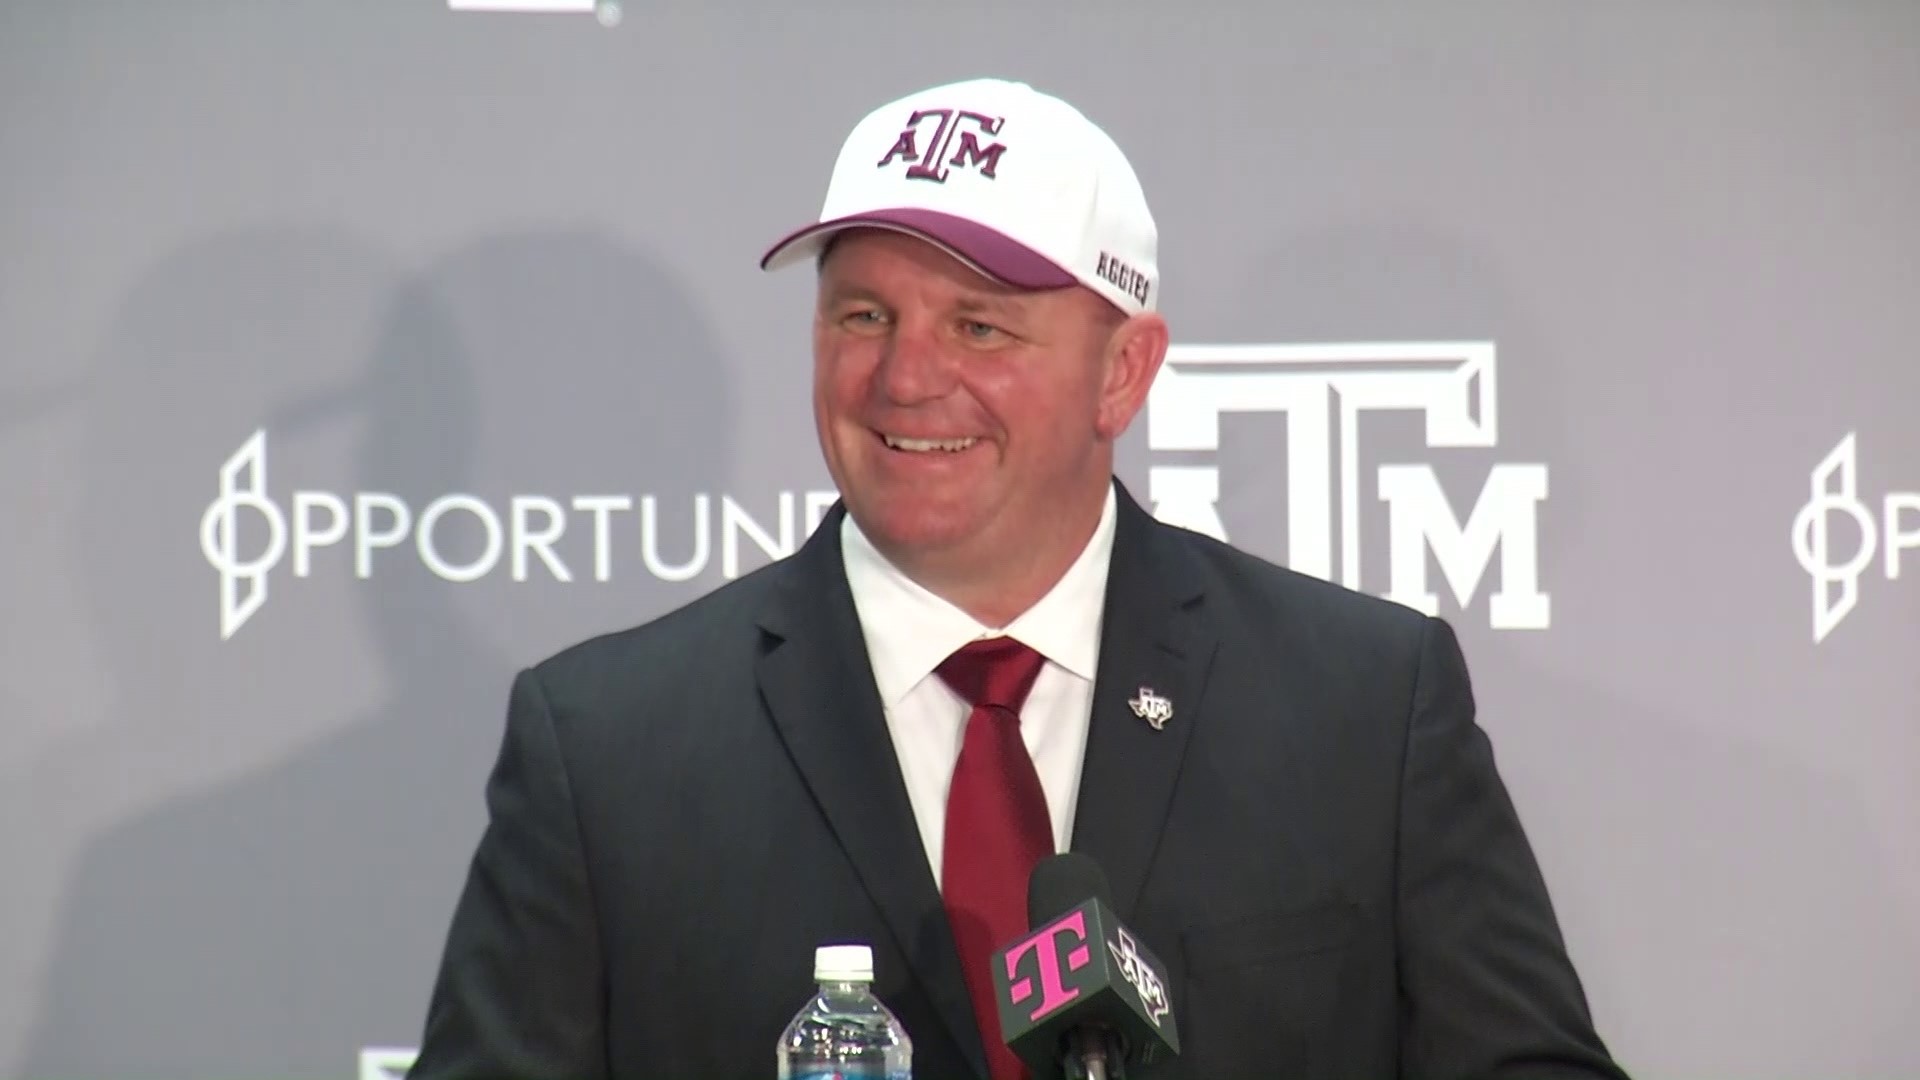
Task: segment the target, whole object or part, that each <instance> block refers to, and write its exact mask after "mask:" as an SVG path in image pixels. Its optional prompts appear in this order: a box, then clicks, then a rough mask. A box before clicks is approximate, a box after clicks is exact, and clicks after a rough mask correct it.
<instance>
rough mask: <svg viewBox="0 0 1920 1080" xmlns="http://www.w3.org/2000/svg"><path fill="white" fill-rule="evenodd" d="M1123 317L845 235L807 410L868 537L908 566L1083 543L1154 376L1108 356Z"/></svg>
mask: <svg viewBox="0 0 1920 1080" xmlns="http://www.w3.org/2000/svg"><path fill="white" fill-rule="evenodd" d="M1149 318H1150V319H1151V318H1152V317H1149ZM1123 322H1125V320H1124V318H1123V317H1122V315H1121V314H1120V312H1118V311H1117V310H1116V309H1114V308H1113V307H1111V306H1110V305H1108V304H1107V303H1106V302H1105V301H1104V300H1102V299H1101V298H1100V297H1099V296H1097V295H1095V294H1094V293H1092V292H1090V291H1088V290H1085V289H1080V288H1068V289H1060V290H1054V291H1046V292H1023V291H1019V290H1015V289H1012V288H1009V287H1007V286H1004V285H1001V284H999V283H997V282H994V281H992V280H990V279H988V278H984V277H981V276H980V275H979V274H977V273H975V272H974V271H973V270H971V269H970V268H968V267H967V266H966V265H964V264H962V263H960V262H958V261H957V260H955V259H953V258H951V257H950V256H948V255H947V254H945V253H944V252H942V251H940V250H939V249H938V248H935V247H933V246H932V245H930V244H927V243H925V242H922V241H920V240H917V239H915V238H912V237H909V236H903V235H900V234H896V233H891V232H885V231H868V230H861V231H855V232H850V233H847V234H846V235H844V236H842V237H841V238H840V240H839V241H838V243H837V244H836V246H835V248H834V250H833V252H832V253H831V255H830V256H829V257H828V258H827V259H826V261H825V264H824V265H823V267H822V270H821V278H820V291H819V302H818V308H817V311H816V317H815V323H814V335H813V345H814V363H815V368H814V414H815V421H816V422H817V424H818V426H819V433H820V441H821V447H822V450H823V451H824V452H825V455H826V460H827V467H828V469H829V471H830V472H831V473H832V475H833V479H834V481H835V483H836V485H837V486H838V487H839V490H840V493H841V495H842V497H843V498H844V499H845V500H846V502H847V506H848V509H849V511H850V512H851V513H852V514H853V516H854V518H855V520H857V521H858V522H859V523H860V526H861V529H862V530H863V531H864V532H866V534H867V535H868V536H869V537H870V538H871V539H872V540H873V542H874V544H875V545H876V546H877V547H879V548H880V550H881V551H882V552H884V553H886V554H887V555H888V557H889V558H891V559H894V560H895V561H896V562H898V563H900V564H901V565H903V567H906V568H908V569H909V570H910V572H911V571H912V570H914V569H916V568H921V569H928V568H931V569H935V570H936V571H939V572H948V573H959V574H972V575H978V574H981V573H986V572H999V569H1000V568H1001V567H1017V566H1020V565H1022V564H1023V561H1024V563H1026V564H1031V563H1032V561H1033V560H1036V559H1044V558H1048V557H1050V555H1051V552H1050V551H1049V550H1048V547H1049V545H1052V546H1053V547H1055V548H1057V547H1059V546H1060V545H1061V544H1076V545H1077V544H1079V543H1083V542H1084V541H1085V539H1086V533H1085V530H1087V529H1089V528H1091V524H1092V517H1094V516H1097V515H1098V512H1099V507H1100V505H1101V503H1102V502H1103V501H1104V500H1105V498H1106V485H1107V482H1108V478H1109V477H1110V475H1111V470H1112V441H1113V439H1114V438H1115V437H1117V436H1118V435H1119V434H1120V432H1121V431H1123V430H1124V429H1125V427H1126V424H1127V422H1128V421H1130V420H1131V419H1132V416H1133V414H1134V412H1136V411H1137V410H1138V408H1139V406H1140V403H1141V401H1142V400H1143V399H1144V396H1145V391H1146V387H1145V383H1146V382H1150V381H1151V374H1152V373H1151V372H1150V371H1149V372H1147V373H1146V379H1145V380H1140V379H1139V378H1138V375H1139V373H1138V372H1136V371H1133V370H1132V369H1131V368H1130V367H1129V364H1130V363H1132V361H1130V359H1129V358H1128V356H1127V355H1123V354H1125V353H1127V352H1128V350H1126V349H1123V348H1121V349H1116V343H1117V342H1120V341H1122V340H1124V339H1125V338H1126V337H1127V336H1128V335H1126V334H1124V333H1123V334H1116V333H1115V331H1116V329H1117V328H1119V327H1121V325H1122V323H1123ZM1149 337H1151V334H1149ZM1132 351H1134V352H1139V351H1140V350H1132ZM1148 351H1151V350H1148ZM1152 361H1153V363H1152V366H1153V367H1155V368H1157V366H1158V361H1159V357H1158V355H1154V356H1153V357H1152ZM1134 366H1136V367H1137V364H1135V365H1134ZM1136 382H1137V383H1138V385H1135V383H1136ZM1076 530H1077V531H1078V532H1079V535H1077V536H1067V534H1068V533H1069V532H1072V531H1076Z"/></svg>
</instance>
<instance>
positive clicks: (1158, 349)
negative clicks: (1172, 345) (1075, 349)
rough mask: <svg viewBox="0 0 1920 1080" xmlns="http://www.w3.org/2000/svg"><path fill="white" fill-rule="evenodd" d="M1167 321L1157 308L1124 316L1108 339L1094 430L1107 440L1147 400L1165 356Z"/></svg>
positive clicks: (1119, 431) (1123, 428)
mask: <svg viewBox="0 0 1920 1080" xmlns="http://www.w3.org/2000/svg"><path fill="white" fill-rule="evenodd" d="M1169 340H1170V339H1169V335H1168V332H1167V320H1166V319H1165V318H1164V317H1163V316H1161V315H1160V313H1159V312H1156V311H1145V312H1141V313H1140V314H1138V315H1134V316H1131V317H1129V318H1127V319H1126V320H1125V321H1124V322H1122V323H1120V324H1119V325H1118V326H1116V327H1115V328H1114V330H1113V333H1112V334H1110V335H1109V336H1108V338H1107V347H1106V354H1105V356H1104V357H1103V362H1102V376H1101V385H1100V409H1099V412H1098V413H1097V414H1096V416H1095V418H1094V429H1095V431H1096V432H1097V433H1098V434H1099V436H1100V437H1101V438H1103V439H1106V440H1108V441H1112V440H1115V439H1118V438H1119V437H1120V435H1121V434H1122V433H1123V432H1125V431H1126V430H1127V427H1128V425H1130V424H1132V423H1133V418H1134V416H1135V415H1137V414H1138V413H1139V412H1140V409H1141V407H1142V406H1143V405H1145V404H1146V403H1147V391H1148V390H1151V389H1152V388H1153V380H1154V378H1155V377H1156V376H1157V375H1159V374H1160V365H1161V363H1162V362H1163V361H1165V360H1166V358H1167V344H1168V341H1169Z"/></svg>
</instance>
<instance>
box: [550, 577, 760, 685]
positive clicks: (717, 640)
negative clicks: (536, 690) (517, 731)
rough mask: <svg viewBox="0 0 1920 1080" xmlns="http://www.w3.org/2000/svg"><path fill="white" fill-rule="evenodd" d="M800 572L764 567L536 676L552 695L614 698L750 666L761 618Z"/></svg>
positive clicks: (577, 650) (594, 642)
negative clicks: (641, 687)
mask: <svg viewBox="0 0 1920 1080" xmlns="http://www.w3.org/2000/svg"><path fill="white" fill-rule="evenodd" d="M794 572H795V569H794V567H792V566H791V565H789V564H787V563H785V562H776V563H773V564H772V565H769V566H765V567H761V568H760V569H758V570H755V571H752V572H751V573H748V574H745V575H743V576H741V577H739V578H736V579H734V580H732V581H729V582H726V583H724V584H722V585H720V586H718V587H717V588H715V589H713V590H712V591H710V592H707V593H704V594H702V595H700V596H698V597H696V598H694V599H693V600H690V601H688V602H687V603H685V604H682V605H681V606H679V607H677V608H674V609H672V610H670V611H667V612H664V613H662V614H659V615H656V616H654V617H653V618H650V619H647V620H646V621H644V622H640V623H636V624H634V625H631V626H627V627H623V628H621V629H617V630H609V631H606V632H603V633H599V634H594V635H592V636H590V637H586V638H583V639H581V640H579V641H575V642H573V643H571V644H569V645H566V646H564V647H562V648H560V649H558V650H557V651H555V652H553V653H551V654H550V655H548V656H546V657H544V658H543V659H540V660H538V661H536V662H535V663H534V664H533V665H532V666H531V668H530V674H531V675H532V676H533V677H534V678H536V679H538V680H539V681H540V682H541V684H542V685H543V686H545V687H546V688H548V690H549V692H552V691H553V690H555V689H556V688H572V689H575V690H607V689H615V688H619V687H623V686H633V685H637V684H642V683H656V684H657V683H658V682H660V681H661V680H663V679H666V678H670V677H674V676H704V675H705V674H707V673H709V672H712V671H716V670H721V669H725V668H727V667H730V666H732V667H737V666H739V665H741V664H744V663H750V662H751V659H752V657H753V656H754V655H755V654H754V649H755V645H756V643H757V641H758V640H759V629H758V622H759V619H760V616H761V614H762V613H763V612H764V611H765V610H766V607H767V604H768V603H769V601H770V597H771V595H772V593H773V591H774V590H775V589H778V588H780V587H781V585H782V583H783V581H784V579H785V578H786V576H787V575H789V574H792V573H794Z"/></svg>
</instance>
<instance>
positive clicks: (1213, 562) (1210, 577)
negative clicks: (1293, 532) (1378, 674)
mask: <svg viewBox="0 0 1920 1080" xmlns="http://www.w3.org/2000/svg"><path fill="white" fill-rule="evenodd" d="M1157 531H1158V533H1159V536H1160V539H1161V542H1162V543H1163V544H1165V545H1167V548H1166V550H1168V551H1171V552H1178V553H1179V557H1181V558H1183V559H1185V560H1186V561H1188V562H1189V564H1190V565H1191V566H1192V567H1194V568H1195V571H1196V572H1197V574H1198V575H1199V578H1200V583H1201V584H1202V586H1203V587H1204V588H1205V591H1206V596H1207V604H1208V607H1209V608H1210V609H1214V610H1216V611H1218V612H1220V613H1221V616H1222V617H1223V618H1226V619H1228V620H1231V621H1236V622H1239V623H1242V624H1245V625H1248V626H1249V627H1250V628H1252V629H1254V630H1255V631H1256V632H1261V631H1264V632H1268V633H1277V634H1283V635H1284V636H1286V637H1289V638H1291V637H1294V636H1296V635H1305V636H1307V637H1310V638H1312V639H1316V640H1321V641H1325V642H1327V643H1329V644H1336V645H1340V646H1351V645H1353V644H1355V643H1356V642H1371V643H1374V644H1376V645H1381V646H1391V647H1394V648H1396V649H1401V648H1414V647H1417V644H1418V642H1419V641H1420V639H1421V637H1422V635H1423V634H1425V633H1426V632H1427V622H1428V616H1427V615H1426V614H1425V613H1423V612H1420V611H1417V610H1415V609H1413V608H1411V607H1408V606H1407V605H1405V604H1402V603H1399V602H1397V601H1394V600H1388V599H1385V598H1383V597H1378V596H1374V595H1372V594H1370V593H1366V592H1362V591H1360V590H1358V589H1355V588H1351V587H1349V586H1346V585H1342V584H1339V583H1337V582H1331V581H1327V580H1324V579H1322V578H1319V577H1315V576H1313V575H1311V574H1307V573H1303V572H1301V571H1298V570H1294V569H1291V568H1289V567H1286V566H1283V565H1280V564H1279V563H1276V562H1272V561H1270V560H1268V559H1266V558H1263V557H1261V556H1259V555H1255V554H1253V553H1251V552H1248V551H1246V550H1245V549H1243V548H1240V547H1236V546H1234V545H1233V544H1231V543H1229V542H1226V541H1222V540H1219V539H1216V538H1214V537H1211V536H1207V535H1206V534H1204V533H1199V532H1194V531H1192V530H1190V529H1185V528H1181V527H1179V526H1175V525H1166V524H1157Z"/></svg>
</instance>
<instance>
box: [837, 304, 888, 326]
mask: <svg viewBox="0 0 1920 1080" xmlns="http://www.w3.org/2000/svg"><path fill="white" fill-rule="evenodd" d="M841 321H843V322H845V323H846V324H847V325H848V326H860V327H865V326H879V325H880V324H881V323H883V322H885V321H886V316H885V315H883V314H881V313H880V312H878V311H875V310H873V309H872V308H862V309H860V310H858V311H850V312H848V313H847V315H846V317H845V318H844V319H842V320H841Z"/></svg>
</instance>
